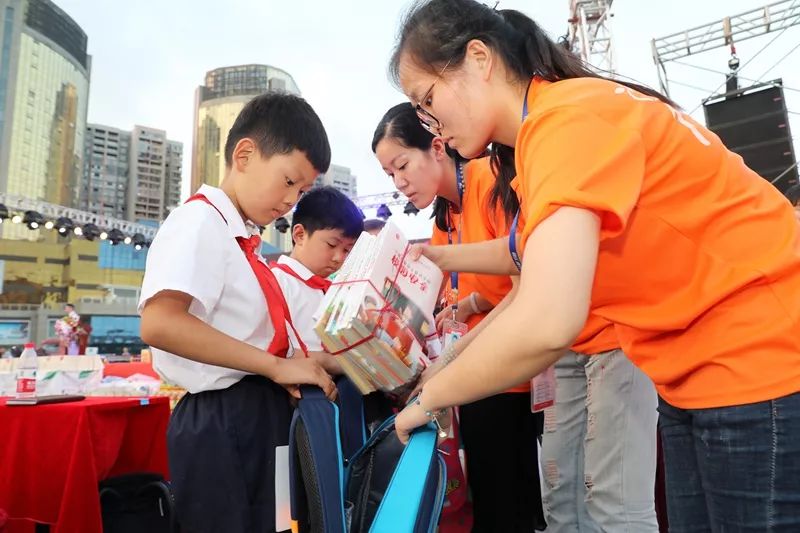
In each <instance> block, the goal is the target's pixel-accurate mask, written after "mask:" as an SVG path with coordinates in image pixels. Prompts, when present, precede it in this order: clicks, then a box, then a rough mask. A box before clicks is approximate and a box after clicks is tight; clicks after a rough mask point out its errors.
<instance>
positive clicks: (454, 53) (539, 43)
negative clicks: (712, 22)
mask: <svg viewBox="0 0 800 533" xmlns="http://www.w3.org/2000/svg"><path fill="white" fill-rule="evenodd" d="M473 39H478V40H480V41H483V42H484V43H485V44H486V45H487V46H489V47H490V48H491V49H492V50H494V51H495V52H496V53H497V54H498V55H499V56H500V57H501V58H502V60H503V63H504V64H505V66H506V68H507V69H508V71H509V72H510V73H511V74H512V75H513V76H514V77H515V78H516V80H517V81H519V82H520V83H527V82H528V81H530V79H531V78H533V77H534V76H538V77H540V78H542V79H544V80H547V81H551V82H555V81H560V80H566V79H570V78H603V79H609V78H606V77H605V76H601V75H600V74H597V73H595V72H593V71H592V70H591V69H590V68H589V67H588V66H587V65H586V64H585V63H584V62H583V61H582V60H581V59H580V58H578V57H577V56H576V55H574V54H572V53H570V52H569V51H568V50H567V49H566V48H564V46H563V45H560V44H557V43H555V42H554V41H552V40H551V39H550V38H549V37H548V36H547V34H546V33H545V32H544V30H542V29H541V28H540V27H539V25H538V24H536V23H535V22H534V21H533V20H531V18H530V17H528V16H526V15H524V14H523V13H520V12H519V11H516V10H513V9H500V10H495V9H492V8H491V7H488V6H486V5H484V4H481V3H480V2H476V1H475V0H422V1H418V2H417V3H416V4H414V5H413V6H412V8H411V10H410V11H409V12H408V14H407V15H406V17H405V20H404V21H403V24H402V26H401V29H400V37H399V40H398V43H397V46H396V48H395V50H394V53H393V54H392V59H391V62H390V65H389V73H390V76H391V77H392V79H393V80H394V82H395V84H397V85H399V78H400V72H399V66H400V57H401V56H402V55H403V54H408V55H409V56H410V57H412V58H413V60H414V62H415V63H416V64H418V65H419V66H422V67H429V68H430V70H431V72H435V73H437V74H438V73H439V72H440V69H441V68H442V67H443V66H444V65H447V64H449V65H450V66H451V67H457V66H459V65H460V64H461V63H462V62H463V60H464V55H465V53H466V47H467V44H468V43H469V42H470V41H471V40H473ZM613 81H615V82H616V83H619V84H621V85H625V86H626V87H630V88H631V89H634V90H636V91H638V92H640V93H642V94H645V95H648V96H652V97H655V98H658V99H659V100H661V101H663V102H665V103H667V104H669V105H672V106H674V104H673V102H672V101H671V100H669V98H667V97H666V96H664V95H662V94H661V93H659V92H657V91H655V90H653V89H650V88H649V87H645V86H643V85H639V84H637V83H633V82H630V81H623V80H616V79H615V80H613ZM490 155H491V162H492V170H493V171H494V174H495V176H496V180H495V188H494V190H493V191H492V198H491V200H492V201H500V202H501V203H502V205H503V208H504V210H505V211H506V216H510V215H511V216H513V213H515V212H516V210H517V209H518V207H519V204H518V202H517V198H516V195H515V194H514V191H513V190H512V189H511V185H510V183H511V180H512V179H513V178H514V176H515V175H516V170H515V168H514V147H512V146H504V145H502V144H499V143H492V146H491V151H490Z"/></svg>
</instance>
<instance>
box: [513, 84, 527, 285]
mask: <svg viewBox="0 0 800 533" xmlns="http://www.w3.org/2000/svg"><path fill="white" fill-rule="evenodd" d="M530 88H531V86H530V85H528V88H527V89H525V101H523V102H522V122H525V119H526V118H527V117H528V91H529V90H530ZM518 225H519V210H517V214H516V215H514V222H512V223H511V230H510V231H509V232H508V252H509V253H510V254H511V259H512V260H513V261H514V264H515V265H516V267H517V270H519V271H520V272H521V271H522V260H521V259H520V258H519V253H518V252H517V226H518Z"/></svg>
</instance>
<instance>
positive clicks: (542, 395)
mask: <svg viewBox="0 0 800 533" xmlns="http://www.w3.org/2000/svg"><path fill="white" fill-rule="evenodd" d="M555 403H556V371H555V367H554V366H552V365H551V366H549V367H548V368H547V370H545V371H544V372H542V373H541V374H539V375H538V376H536V377H535V378H533V379H532V380H531V412H532V413H538V412H540V411H544V410H545V409H547V408H548V407H551V406H552V405H553V404H555Z"/></svg>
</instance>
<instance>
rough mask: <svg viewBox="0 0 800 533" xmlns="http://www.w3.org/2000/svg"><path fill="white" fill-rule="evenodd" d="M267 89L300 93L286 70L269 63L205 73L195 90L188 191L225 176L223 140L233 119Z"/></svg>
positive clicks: (212, 183)
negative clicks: (203, 80) (190, 185)
mask: <svg viewBox="0 0 800 533" xmlns="http://www.w3.org/2000/svg"><path fill="white" fill-rule="evenodd" d="M269 90H283V91H287V92H290V93H294V94H300V89H299V88H298V87H297V84H296V83H295V82H294V79H292V76H291V75H289V73H288V72H286V71H284V70H281V69H279V68H275V67H272V66H269V65H239V66H235V67H222V68H218V69H215V70H211V71H209V72H207V73H206V79H205V84H204V85H202V86H200V87H198V88H197V91H195V112H194V144H193V145H192V189H191V190H192V192H194V191H196V190H197V189H198V188H199V187H200V185H202V184H204V183H206V184H208V185H213V186H214V187H219V184H220V183H221V182H222V179H223V178H224V177H225V142H226V141H227V140H228V132H229V131H230V129H231V126H233V122H234V121H235V120H236V117H237V116H238V115H239V111H241V110H242V108H243V107H244V105H245V104H246V103H247V102H249V101H250V100H251V99H252V98H253V97H254V96H258V95H259V94H262V93H264V92H267V91H269Z"/></svg>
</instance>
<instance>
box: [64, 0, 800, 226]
mask: <svg viewBox="0 0 800 533" xmlns="http://www.w3.org/2000/svg"><path fill="white" fill-rule="evenodd" d="M486 1H487V2H489V0H486ZM55 2H56V3H57V4H58V5H59V6H60V7H61V8H62V9H64V11H66V12H67V13H68V14H69V15H70V16H71V17H72V18H73V19H75V21H76V22H77V23H78V24H79V25H80V26H81V27H82V28H83V29H84V31H85V32H86V33H87V34H88V36H89V45H88V46H89V53H90V54H91V56H92V73H91V88H90V96H89V122H92V123H99V124H106V125H110V126H114V127H118V128H123V129H131V128H132V127H133V125H134V124H138V125H143V126H150V127H154V128H159V129H163V130H166V132H167V135H168V137H169V138H170V139H174V140H177V141H181V142H183V145H184V165H183V168H184V176H183V178H184V192H185V193H186V194H188V183H189V180H190V177H191V176H190V174H191V164H190V158H191V151H192V146H191V145H192V126H193V113H194V91H195V89H196V88H197V87H198V86H199V85H200V84H201V83H202V82H203V79H204V76H205V73H206V72H207V71H209V70H212V69H214V68H218V67H223V66H230V65H239V64H247V63H263V64H269V65H273V66H276V67H279V68H282V69H284V70H286V71H288V72H289V73H290V74H291V75H292V76H293V78H294V79H295V81H296V82H297V84H298V86H299V87H300V90H301V92H302V94H303V96H304V97H305V98H306V99H307V100H308V101H309V103H310V104H311V105H312V106H313V107H314V108H315V110H316V111H317V113H318V114H319V115H320V118H321V119H322V121H323V123H324V124H325V127H326V129H327V131H328V136H329V138H330V140H331V146H332V150H333V162H334V163H336V164H339V165H343V166H346V167H349V168H350V169H351V170H352V172H353V173H354V174H355V175H356V176H357V177H358V191H359V195H368V194H377V193H382V192H388V191H392V190H393V188H392V184H391V182H390V180H389V178H388V177H387V176H386V175H385V174H384V173H383V171H382V169H381V167H380V165H379V164H378V163H377V161H376V160H375V158H374V156H373V154H372V151H371V149H370V142H371V140H372V134H373V131H374V129H375V126H376V125H377V123H378V121H379V120H380V118H381V116H382V115H383V114H384V113H385V112H386V110H387V109H388V108H389V107H391V106H393V105H395V104H397V103H400V102H402V101H404V97H403V95H402V94H401V93H400V92H399V91H398V90H397V89H396V88H395V87H394V86H392V84H391V83H390V82H389V79H388V76H387V65H388V60H389V57H390V55H391V52H392V49H393V46H394V44H395V38H396V35H397V31H398V25H399V23H400V20H401V16H402V13H404V12H405V10H406V9H407V8H408V6H409V5H410V4H409V2H408V1H407V0H377V1H376V0H371V1H370V0H339V1H329V0H292V1H289V2H284V1H281V2H276V1H274V0H225V1H224V2H220V1H218V0H214V1H211V0H137V1H136V2H129V1H125V0H55ZM491 3H492V4H493V3H494V2H493V1H492V2H491ZM767 3H771V2H768V1H767V0H702V1H699V0H670V1H669V2H667V1H662V0H616V1H615V2H614V8H613V12H614V18H613V22H612V30H613V37H614V49H615V52H616V61H617V71H618V73H619V74H623V75H625V76H628V77H631V78H634V79H636V80H637V81H639V82H642V83H645V84H647V85H650V86H653V87H657V86H658V78H657V70H656V67H655V65H654V63H653V59H652V53H651V46H650V43H651V40H652V39H653V38H654V37H663V36H665V35H669V34H672V33H675V32H679V31H683V30H687V29H690V28H693V27H696V26H701V25H704V24H706V23H710V22H713V21H716V20H719V19H721V18H723V17H725V16H733V15H737V14H740V13H742V12H745V11H749V10H752V9H756V8H760V7H762V6H764V5H766V4H767ZM798 3H800V2H798ZM499 8H506V9H518V10H520V11H522V12H524V13H526V14H528V15H530V16H531V17H533V18H534V19H535V20H536V21H537V22H538V23H539V24H540V25H541V26H542V27H543V28H545V29H546V30H547V31H548V32H549V33H550V35H551V36H552V37H554V38H556V37H558V36H560V35H563V34H564V33H566V30H567V26H568V23H567V19H568V16H569V0H527V1H525V0H501V2H500V5H499ZM773 39H775V41H774V42H773V43H771V44H769V43H770V41H772V40H773ZM798 43H800V26H796V27H794V28H790V29H789V30H788V31H786V32H784V33H783V34H779V33H778V32H775V33H772V34H768V35H766V36H762V37H758V38H756V39H751V40H748V41H744V42H741V43H738V44H737V53H738V55H739V58H740V59H741V62H742V65H743V67H742V69H741V72H740V74H741V76H742V77H745V78H750V79H752V80H761V81H766V80H771V79H774V78H778V77H783V79H784V84H785V85H786V86H787V87H790V88H792V89H794V90H787V92H786V97H787V105H788V108H789V110H790V111H792V112H794V113H796V114H793V115H792V117H793V119H792V122H791V125H792V127H793V129H794V131H795V132H798V131H800V50H795V51H794V52H791V51H792V49H793V48H794V47H795V46H797V45H798ZM767 44H769V46H767V47H766V48H765V49H763V51H762V48H764V47H765V45H767ZM790 52H791V53H790ZM787 53H788V54H789V55H788V57H786V59H784V60H782V61H781V62H780V63H779V64H778V65H777V66H776V67H775V68H772V69H770V67H772V66H773V65H774V64H776V63H778V62H779V60H781V58H782V57H783V56H784V55H786V54H787ZM729 55H730V52H729V50H728V49H726V48H722V49H717V50H714V51H711V52H706V53H703V54H699V55H696V56H690V57H688V58H684V59H683V60H681V61H683V62H685V63H689V64H691V65H694V67H689V66H686V65H680V64H676V63H669V64H668V66H667V73H668V75H669V77H670V79H671V80H673V83H672V85H671V91H670V96H672V98H673V99H674V100H676V101H677V103H678V104H680V105H681V106H682V107H683V108H685V109H686V110H687V111H691V110H694V109H695V108H697V107H698V106H699V104H700V101H701V100H702V99H703V98H704V97H707V96H709V95H710V94H712V92H714V90H715V89H717V88H718V87H719V86H720V85H721V84H722V83H723V81H724V77H723V75H722V74H715V73H711V72H708V71H705V70H701V69H700V68H704V69H712V70H717V71H726V70H727V61H728V57H729ZM748 61H750V62H749V63H748ZM697 67H700V68H697ZM679 83H682V84H688V85H691V86H694V87H695V88H688V87H684V86H682V85H679ZM743 84H744V83H743ZM693 116H694V117H695V118H697V119H698V120H700V121H702V119H703V114H702V109H699V110H698V111H696V112H695V113H694V115H693ZM795 138H797V133H795ZM796 146H797V144H796ZM796 151H797V148H796ZM394 211H395V212H396V213H397V214H396V215H395V219H396V220H397V221H398V222H399V223H400V225H401V227H403V228H404V229H405V230H406V233H407V234H408V236H409V237H412V238H415V237H421V236H425V235H429V234H430V222H429V221H428V220H427V217H425V216H423V215H424V213H423V214H420V215H419V216H417V217H409V216H406V215H402V214H400V211H401V208H400V207H398V208H396V209H395V210H394ZM368 215H370V213H368Z"/></svg>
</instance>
